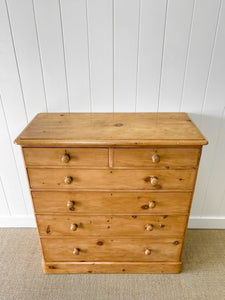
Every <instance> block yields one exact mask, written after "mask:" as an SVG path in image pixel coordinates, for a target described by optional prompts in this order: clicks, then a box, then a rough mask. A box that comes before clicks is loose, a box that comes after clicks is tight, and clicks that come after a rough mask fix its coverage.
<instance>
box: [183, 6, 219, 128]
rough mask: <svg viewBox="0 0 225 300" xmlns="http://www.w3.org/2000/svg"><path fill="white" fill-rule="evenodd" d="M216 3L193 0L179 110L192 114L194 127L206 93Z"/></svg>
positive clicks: (215, 22)
mask: <svg viewBox="0 0 225 300" xmlns="http://www.w3.org/2000/svg"><path fill="white" fill-rule="evenodd" d="M220 2H221V1H220V0H214V1H212V0H197V1H196V4H195V10H194V16H193V25H192V32H191V38H190V47H189V54H188V60H187V68H186V74H185V81H184V91H183V99H182V105H181V111H187V112H191V113H193V115H192V117H193V120H194V121H195V122H196V123H197V124H198V125H199V122H200V119H201V117H200V115H201V110H202V105H203V102H204V97H205V92H206V85H207V80H208V72H209V68H210V62H211V55H212V50H213V44H214V38H215V32H216V25H217V20H218V13H219V7H220ZM203 7H204V9H203ZM196 114H197V115H196Z"/></svg>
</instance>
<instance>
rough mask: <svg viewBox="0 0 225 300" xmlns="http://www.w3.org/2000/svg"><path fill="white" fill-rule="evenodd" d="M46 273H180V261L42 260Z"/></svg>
mask: <svg viewBox="0 0 225 300" xmlns="http://www.w3.org/2000/svg"><path fill="white" fill-rule="evenodd" d="M42 266H43V270H44V272H45V273H48V274H65V273H68V274H69V273H87V274H91V273H93V274H94V273H98V274H99V273H116V274H118V273H124V274H126V273H136V274H138V273H139V274H149V273H180V271H181V268H182V262H150V263H149V262H82V263H81V262H56V263H55V262H45V261H43V262H42Z"/></svg>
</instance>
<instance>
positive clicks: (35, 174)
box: [28, 168, 196, 191]
mask: <svg viewBox="0 0 225 300" xmlns="http://www.w3.org/2000/svg"><path fill="white" fill-rule="evenodd" d="M195 172H196V171H195V170H192V169H191V170H157V169H156V170H155V169H153V170H140V169H138V170H84V169H69V170H68V169H35V168H29V169H28V175H29V180H30V187H31V188H32V189H36V188H41V189H47V188H55V189H56V188H64V189H68V190H71V189H79V188H80V189H91V188H95V189H100V190H104V189H106V190H107V189H109V190H110V189H111V190H118V189H133V190H138V189H140V190H142V189H143V190H145V189H146V190H186V191H192V187H193V184H194V178H195ZM66 177H72V182H71V183H70V184H67V183H65V181H64V180H65V178H66ZM152 177H157V178H158V184H157V185H155V186H154V185H152V184H151V178H152Z"/></svg>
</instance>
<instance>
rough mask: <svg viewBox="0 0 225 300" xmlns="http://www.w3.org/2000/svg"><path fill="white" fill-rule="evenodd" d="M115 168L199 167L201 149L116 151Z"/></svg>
mask: <svg viewBox="0 0 225 300" xmlns="http://www.w3.org/2000/svg"><path fill="white" fill-rule="evenodd" d="M113 156H114V167H157V166H159V167H167V166H169V167H197V165H198V161H199V158H200V149H191V148H190V149H189V148H184V149H178V148H157V149H153V148H151V149H144V148H143V149H114V155H113Z"/></svg>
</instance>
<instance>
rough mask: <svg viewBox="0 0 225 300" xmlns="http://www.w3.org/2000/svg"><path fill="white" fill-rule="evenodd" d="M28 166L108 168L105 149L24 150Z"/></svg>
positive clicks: (106, 150)
mask: <svg viewBox="0 0 225 300" xmlns="http://www.w3.org/2000/svg"><path fill="white" fill-rule="evenodd" d="M23 151H24V158H25V163H26V165H27V166H28V167H29V166H64V167H65V166H66V167H69V166H72V167H108V149H107V148H24V149H23Z"/></svg>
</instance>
